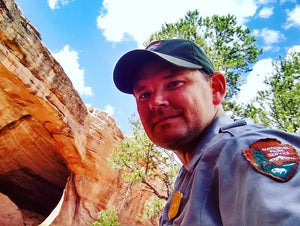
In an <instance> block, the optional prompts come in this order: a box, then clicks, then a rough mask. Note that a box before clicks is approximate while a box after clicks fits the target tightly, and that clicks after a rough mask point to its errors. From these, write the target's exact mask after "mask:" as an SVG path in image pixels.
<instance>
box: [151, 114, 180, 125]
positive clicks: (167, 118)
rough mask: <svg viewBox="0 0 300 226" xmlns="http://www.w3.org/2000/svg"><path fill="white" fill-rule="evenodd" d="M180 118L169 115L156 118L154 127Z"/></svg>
mask: <svg viewBox="0 0 300 226" xmlns="http://www.w3.org/2000/svg"><path fill="white" fill-rule="evenodd" d="M177 117H179V115H168V116H159V117H156V118H154V120H153V125H154V126H156V125H158V124H160V123H167V122H168V121H171V120H172V119H174V118H177Z"/></svg>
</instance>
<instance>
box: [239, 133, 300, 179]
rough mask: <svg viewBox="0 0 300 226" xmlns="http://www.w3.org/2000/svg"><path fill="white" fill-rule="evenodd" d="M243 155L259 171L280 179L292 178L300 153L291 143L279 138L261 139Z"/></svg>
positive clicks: (245, 150) (244, 151)
mask: <svg viewBox="0 0 300 226" xmlns="http://www.w3.org/2000/svg"><path fill="white" fill-rule="evenodd" d="M243 155H244V156H245V158H246V159H247V160H248V161H249V162H250V163H251V165H252V166H253V167H254V168H255V170H257V171H258V172H260V173H262V174H265V175H268V176H270V177H272V178H274V179H277V180H279V181H288V180H289V179H291V178H292V176H293V174H294V172H295V171H296V169H297V167H298V164H299V155H298V153H297V151H296V149H295V148H294V147H293V146H292V145H290V144H281V142H280V141H279V140H277V139H272V138H267V139H261V140H258V141H256V142H254V143H253V144H251V145H250V146H249V149H244V150H243Z"/></svg>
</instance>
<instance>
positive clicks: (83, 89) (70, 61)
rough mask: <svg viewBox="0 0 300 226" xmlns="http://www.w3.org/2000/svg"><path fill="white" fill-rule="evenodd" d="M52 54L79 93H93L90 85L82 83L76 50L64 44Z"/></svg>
mask: <svg viewBox="0 0 300 226" xmlns="http://www.w3.org/2000/svg"><path fill="white" fill-rule="evenodd" d="M53 56H54V58H55V59H56V60H57V61H58V62H59V63H60V64H61V66H62V67H63V69H64V71H65V72H66V74H67V75H68V77H69V78H70V80H71V81H72V83H73V85H74V87H75V89H76V90H77V91H78V92H79V94H81V95H93V92H92V89H91V87H89V86H85V85H84V70H83V69H80V65H79V63H78V59H79V57H78V53H77V52H76V51H74V50H70V47H69V46H68V45H66V46H65V47H64V48H63V49H62V50H60V51H59V52H56V53H53Z"/></svg>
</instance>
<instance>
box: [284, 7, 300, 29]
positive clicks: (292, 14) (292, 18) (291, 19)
mask: <svg viewBox="0 0 300 226" xmlns="http://www.w3.org/2000/svg"><path fill="white" fill-rule="evenodd" d="M286 13H287V21H286V24H285V26H284V27H285V29H288V28H290V27H300V5H296V7H295V8H294V9H293V10H292V11H289V10H287V11H286Z"/></svg>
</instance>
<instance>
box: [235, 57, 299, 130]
mask: <svg viewBox="0 0 300 226" xmlns="http://www.w3.org/2000/svg"><path fill="white" fill-rule="evenodd" d="M273 67H274V69H275V70H274V73H273V74H272V76H270V77H269V78H268V79H266V80H265V83H266V84H267V85H268V87H269V89H267V90H264V91H260V92H259V93H258V97H257V98H256V101H255V102H256V103H255V104H249V105H248V106H247V107H246V108H244V109H242V113H241V114H242V115H244V116H246V117H251V118H253V119H254V120H255V121H256V122H259V123H262V124H264V125H266V126H268V127H272V128H277V129H281V130H284V131H287V132H297V131H298V130H299V128H300V111H299V109H300V53H292V54H291V55H288V56H287V57H286V58H285V59H283V57H282V56H280V57H279V60H278V61H273Z"/></svg>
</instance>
